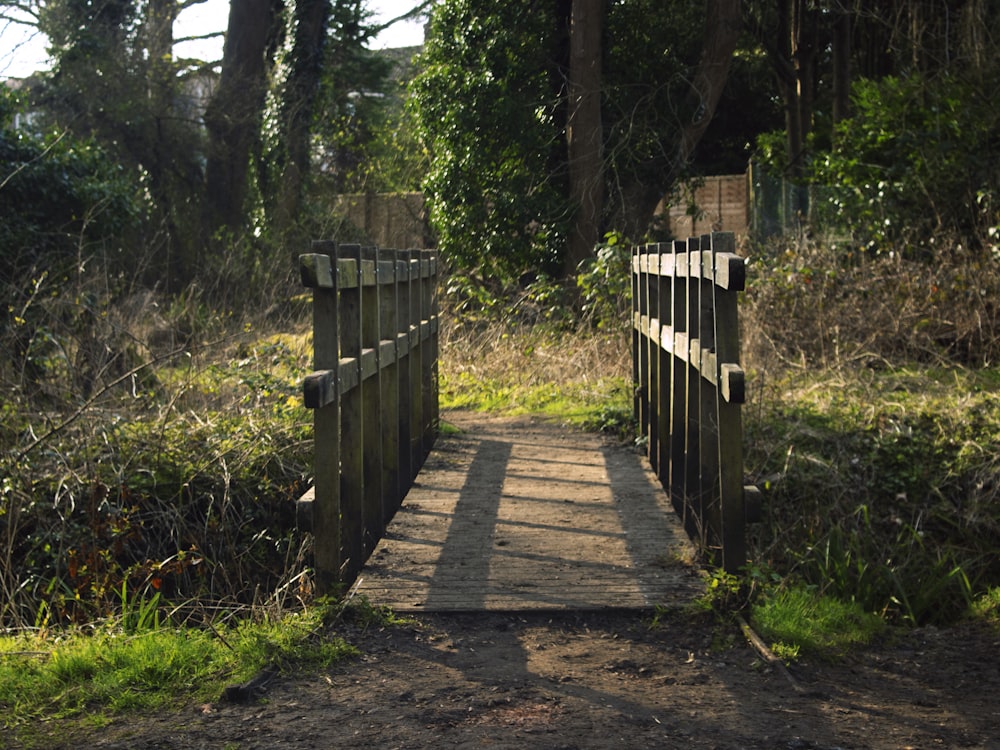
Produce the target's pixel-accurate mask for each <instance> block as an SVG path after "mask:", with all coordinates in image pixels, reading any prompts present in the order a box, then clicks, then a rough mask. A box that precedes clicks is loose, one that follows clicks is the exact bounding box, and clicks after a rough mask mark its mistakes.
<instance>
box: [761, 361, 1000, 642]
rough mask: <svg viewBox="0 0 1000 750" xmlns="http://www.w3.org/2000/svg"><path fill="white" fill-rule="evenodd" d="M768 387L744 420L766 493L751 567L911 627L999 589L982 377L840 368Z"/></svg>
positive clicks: (987, 384)
mask: <svg viewBox="0 0 1000 750" xmlns="http://www.w3.org/2000/svg"><path fill="white" fill-rule="evenodd" d="M772 388H773V389H775V394H774V401H773V402H772V401H770V400H768V401H767V402H766V403H765V401H764V400H763V398H762V399H761V403H760V404H759V406H758V408H759V409H760V410H761V411H760V412H759V414H758V415H757V416H755V417H754V418H753V419H751V420H748V425H747V438H748V446H749V451H748V456H747V462H748V468H749V469H750V470H751V472H752V474H753V475H754V476H755V477H758V480H757V482H758V484H760V485H763V486H764V487H765V488H766V490H767V492H766V497H767V521H766V523H765V525H764V526H763V527H762V528H759V529H758V530H757V532H756V533H755V539H754V540H753V541H754V546H755V553H754V557H755V559H758V560H760V561H762V562H765V563H766V564H768V565H770V566H772V567H773V568H775V569H776V570H781V571H784V572H787V573H791V572H795V574H796V575H797V576H799V577H801V579H802V580H804V581H805V582H807V583H809V584H811V585H814V586H816V587H818V588H819V591H820V592H821V593H822V594H824V595H826V596H833V597H835V598H839V599H841V600H843V601H847V602H857V603H858V604H859V605H860V606H861V607H862V608H863V609H864V610H865V611H869V612H877V613H879V614H882V615H886V616H888V617H890V618H893V619H898V620H902V621H906V622H909V623H913V624H924V623H927V622H932V623H942V622H947V621H950V620H954V619H955V618H956V617H957V616H959V615H960V614H961V613H962V612H964V611H965V610H966V609H967V607H968V606H969V604H970V603H971V602H972V600H973V599H974V598H975V597H976V596H977V595H979V594H980V593H981V592H983V591H984V590H986V589H987V588H988V587H990V586H996V585H997V581H998V580H1000V568H998V567H997V561H996V558H995V555H994V554H993V550H994V547H995V543H996V534H997V529H998V528H1000V516H998V514H997V510H998V507H997V504H996V498H995V487H996V486H997V480H998V476H997V470H998V466H997V462H996V460H995V458H994V456H995V453H996V450H997V447H998V446H997V441H998V439H1000V438H998V436H1000V402H998V400H997V399H996V398H995V395H994V388H993V381H992V379H991V376H989V375H988V374H984V375H978V374H976V373H974V372H970V371H964V370H957V369H948V370H942V371H939V372H929V371H886V372H884V373H875V374H873V373H872V372H871V371H865V370H848V369H842V370H838V371H836V372H833V371H830V370H826V371H820V372H817V373H816V374H815V375H811V376H810V375H807V374H806V373H802V372H799V373H795V375H794V377H789V378H788V379H787V380H785V381H783V382H781V383H774V384H773V385H772ZM751 413H752V410H751ZM970 415H976V416H975V417H973V418H970Z"/></svg>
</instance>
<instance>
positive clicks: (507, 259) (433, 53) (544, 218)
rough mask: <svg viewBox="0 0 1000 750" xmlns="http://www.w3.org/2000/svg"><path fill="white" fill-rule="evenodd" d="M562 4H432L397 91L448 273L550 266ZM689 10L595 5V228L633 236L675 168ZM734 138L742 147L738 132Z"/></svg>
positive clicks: (694, 16)
mask: <svg viewBox="0 0 1000 750" xmlns="http://www.w3.org/2000/svg"><path fill="white" fill-rule="evenodd" d="M568 8H569V4H568V3H565V4H561V5H560V4H557V5H556V6H552V5H546V4H538V3H531V2H526V1H525V2H518V3H513V4H511V3H508V4H503V5H497V4H495V3H492V4H491V3H485V2H482V0H447V2H442V3H439V4H437V5H436V6H435V12H434V15H433V20H432V26H431V31H430V35H429V37H428V41H427V45H426V48H425V51H424V53H423V54H422V55H421V56H420V58H419V64H420V66H421V68H422V72H421V73H420V74H419V75H418V77H417V78H416V80H415V81H414V83H413V86H412V88H411V97H412V104H413V106H414V108H415V111H416V113H417V119H418V127H419V135H420V137H421V139H422V142H423V144H424V146H425V148H426V149H427V150H428V152H429V155H430V159H431V168H430V171H429V173H428V175H427V178H426V180H425V182H424V189H425V192H426V193H427V196H428V199H429V205H430V212H431V221H432V223H433V226H434V228H435V229H436V231H437V234H438V238H439V242H440V247H441V249H442V252H443V253H444V255H445V257H446V258H448V259H449V261H450V262H451V263H452V265H453V266H454V267H455V268H456V270H458V271H461V272H463V273H470V274H472V275H475V276H479V277H483V278H490V277H492V276H500V277H501V279H503V280H511V279H514V278H516V277H517V276H519V275H520V274H522V273H524V272H525V271H527V270H528V269H531V270H534V271H536V272H537V271H541V272H543V273H546V274H549V275H558V274H560V273H562V271H563V269H562V259H563V257H564V254H565V247H564V245H565V241H566V234H567V231H568V230H567V227H568V226H569V223H570V221H571V219H572V216H571V213H572V207H571V203H570V199H569V194H570V192H569V177H568V174H569V169H568V164H567V158H568V151H567V144H566V139H567V123H566V118H567V109H568V103H567V101H566V96H567V88H566V76H567V69H568V65H569V58H568V51H569V34H570V31H569V28H570V21H569V16H568V15H567V13H568ZM703 15H704V8H703V7H702V6H701V5H700V4H698V3H693V4H692V3H679V2H675V3H668V4H666V5H664V4H663V3H657V2H652V0H641V1H640V2H629V3H611V4H609V5H608V9H607V17H606V19H605V33H604V36H603V38H604V39H605V40H606V48H605V50H604V61H603V63H602V66H603V67H602V75H603V79H604V80H603V83H602V92H601V94H602V118H603V131H604V143H603V144H602V148H603V153H604V164H603V170H604V175H603V177H602V179H604V180H605V182H606V189H605V190H604V194H605V195H606V196H607V201H606V203H607V205H606V206H604V207H603V208H602V212H603V215H602V217H601V222H602V226H603V228H602V230H601V231H602V232H604V231H619V232H626V233H627V232H629V228H631V227H637V228H636V229H635V233H637V234H639V235H641V234H644V233H645V232H646V231H647V226H648V224H649V223H650V220H651V218H652V213H653V210H654V208H655V206H656V204H657V202H658V201H659V200H660V199H661V198H662V197H663V195H664V194H666V193H667V192H668V190H669V188H670V184H669V181H670V180H672V179H673V176H674V175H676V173H677V166H678V165H677V151H678V143H679V138H680V132H681V130H682V129H683V128H684V127H685V126H686V124H688V123H690V122H691V120H692V118H693V117H694V115H695V113H696V110H697V107H698V104H697V103H696V102H692V101H690V97H689V96H688V94H689V93H690V88H691V71H692V70H693V68H694V66H695V65H696V64H697V62H698V57H699V51H700V49H701V45H702V43H703V39H702V33H703V31H704V24H703V23H702V20H703ZM730 122H731V124H734V125H735V124H736V123H735V122H734V121H730ZM747 122H748V120H747V118H743V119H741V120H740V121H739V123H738V125H739V126H740V127H743V126H746V125H747ZM726 134H727V133H726V129H725V128H723V127H720V128H718V129H717V135H716V141H715V142H716V143H717V144H718V143H722V142H729V143H732V142H734V141H727V140H726ZM736 141H738V142H739V143H740V145H739V146H738V148H739V149H740V151H743V149H744V144H745V142H746V136H745V135H744V136H743V137H742V138H737V139H736ZM571 270H575V269H571Z"/></svg>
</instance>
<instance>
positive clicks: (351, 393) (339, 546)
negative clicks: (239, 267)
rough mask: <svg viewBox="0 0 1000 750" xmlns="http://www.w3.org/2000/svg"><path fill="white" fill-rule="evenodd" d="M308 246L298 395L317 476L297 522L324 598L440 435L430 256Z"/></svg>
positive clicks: (364, 548) (353, 573) (376, 532)
mask: <svg viewBox="0 0 1000 750" xmlns="http://www.w3.org/2000/svg"><path fill="white" fill-rule="evenodd" d="M313 250H314V252H312V253H309V254H305V255H303V256H301V257H300V260H299V267H300V272H301V276H302V281H303V283H304V284H305V285H307V286H309V287H310V288H312V289H313V298H314V321H313V326H314V341H315V342H316V352H315V371H314V372H312V373H310V374H309V375H308V376H307V377H306V378H305V381H304V383H303V397H304V400H305V403H306V406H308V407H309V408H312V409H314V422H315V429H316V436H315V441H316V457H315V472H316V479H315V484H314V487H313V488H312V489H311V490H310V491H309V492H307V493H306V494H305V495H303V497H302V498H301V499H300V501H299V503H298V505H297V517H298V519H299V520H300V522H301V525H302V526H303V527H308V528H309V529H310V530H311V531H312V532H313V534H314V536H315V539H316V541H315V550H316V557H315V563H316V582H317V587H318V590H319V591H320V592H321V593H331V592H333V591H335V590H337V587H338V585H343V584H349V583H351V582H352V581H354V580H355V579H356V577H357V575H358V572H359V571H360V570H361V566H362V565H363V564H364V561H365V559H366V558H367V556H368V555H369V554H370V553H371V551H372V550H373V549H374V548H375V545H376V544H377V542H378V540H379V538H381V536H382V534H383V532H384V529H385V526H386V523H387V522H388V520H389V519H390V518H391V517H392V515H393V513H395V511H396V509H397V508H398V507H399V503H400V502H401V500H402V498H403V496H404V495H405V494H406V492H407V491H408V489H409V487H410V485H411V483H412V480H413V478H414V476H415V474H416V469H417V468H419V464H418V463H417V458H418V456H419V460H420V461H422V460H423V458H424V455H426V451H429V450H430V446H431V445H432V444H433V440H434V437H435V436H436V430H437V421H436V420H437V416H436V415H437V361H436V360H437V310H436V301H435V290H436V280H437V263H436V256H435V255H434V253H432V252H430V251H412V252H407V253H398V254H397V252H396V251H389V250H376V249H374V248H361V247H360V246H358V245H342V246H340V247H339V248H338V247H337V245H336V244H335V243H332V242H323V243H315V244H314V247H313ZM403 290H405V291H403ZM424 299H426V303H424V302H422V300H424ZM415 352H418V353H415ZM414 390H416V392H417V393H416V394H414V393H413V391H414ZM414 404H415V405H414ZM432 418H433V419H432Z"/></svg>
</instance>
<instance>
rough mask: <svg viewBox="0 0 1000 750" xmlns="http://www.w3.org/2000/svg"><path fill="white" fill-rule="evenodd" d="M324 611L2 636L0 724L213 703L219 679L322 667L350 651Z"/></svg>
mask: <svg viewBox="0 0 1000 750" xmlns="http://www.w3.org/2000/svg"><path fill="white" fill-rule="evenodd" d="M331 611H332V610H331V608H330V607H328V606H326V605H317V606H315V607H312V608H310V609H308V610H305V611H301V612H294V613H284V614H282V615H280V616H278V617H263V618H259V619H253V618H251V619H245V620H243V621H241V622H240V623H239V624H236V625H233V626H231V627H226V626H223V625H218V626H211V627H203V628H198V627H185V628H167V627H159V628H152V627H151V628H150V629H148V630H144V631H142V632H137V633H132V634H127V633H126V632H125V631H123V630H122V629H121V628H120V627H117V626H115V627H105V628H102V629H98V630H96V631H91V632H85V631H82V630H80V631H59V632H57V631H49V632H35V633H25V634H20V635H13V636H4V637H0V716H2V718H0V721H2V722H3V725H4V726H6V727H8V728H19V727H24V726H25V725H27V724H28V723H29V722H32V721H35V720H38V719H41V718H49V719H51V718H62V719H73V718H80V717H81V716H82V715H83V714H84V713H86V714H87V715H88V717H89V718H88V722H90V723H93V722H94V721H98V720H99V718H100V717H102V716H103V717H105V718H109V717H110V716H113V715H115V714H118V713H121V712H126V711H134V710H139V709H142V710H145V711H148V710H154V709H160V708H169V707H175V706H177V705H181V704H184V703H191V702H213V701H216V700H219V698H220V695H221V694H222V691H223V688H224V686H225V685H227V684H233V683H241V682H245V681H247V680H248V679H250V678H251V677H253V676H254V675H256V674H257V673H259V672H260V671H261V670H264V669H270V670H275V671H278V672H282V671H283V672H294V671H296V670H299V669H306V668H308V669H321V668H325V667H328V666H330V665H331V664H334V663H336V662H338V661H341V660H343V659H346V658H349V657H351V656H352V655H354V654H356V650H355V649H354V648H353V647H352V646H350V645H349V644H347V643H346V642H345V641H344V640H343V639H342V638H340V637H337V636H336V635H334V634H333V633H332V632H331V631H330V629H329V627H328V626H327V625H326V623H327V622H328V621H329V619H330V613H331ZM336 611H339V610H336ZM363 614H364V613H363ZM364 616H370V613H369V614H364ZM95 717H98V718H96V719H95Z"/></svg>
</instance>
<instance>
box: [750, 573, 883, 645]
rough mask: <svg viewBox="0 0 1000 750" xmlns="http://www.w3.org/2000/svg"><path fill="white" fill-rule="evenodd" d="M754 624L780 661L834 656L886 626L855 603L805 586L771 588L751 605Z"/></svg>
mask: <svg viewBox="0 0 1000 750" xmlns="http://www.w3.org/2000/svg"><path fill="white" fill-rule="evenodd" d="M753 623H754V625H755V627H756V628H757V630H758V631H759V632H760V634H761V636H762V637H763V638H765V639H766V640H768V641H770V642H771V649H772V650H773V651H774V653H775V655H776V656H778V657H779V658H780V659H782V660H783V661H795V660H796V659H798V658H799V657H800V656H805V655H809V656H813V657H819V658H836V657H838V656H841V655H842V654H843V653H845V652H846V651H848V650H850V649H851V648H853V647H856V646H859V645H865V644H867V643H869V642H870V641H871V640H872V639H873V638H874V637H875V636H877V635H878V634H879V633H880V632H881V631H882V629H883V628H884V627H885V624H884V622H883V620H882V619H881V618H880V617H878V616H877V615H874V614H871V613H869V612H867V611H865V609H864V608H863V607H862V606H861V605H860V604H858V603H857V602H843V601H841V600H840V599H837V598H836V597H833V596H822V595H820V594H819V593H818V591H817V590H816V589H814V588H809V587H805V586H794V587H791V588H785V587H777V588H772V589H770V590H769V591H768V592H767V593H766V594H765V595H764V596H763V597H762V598H761V600H760V602H759V603H758V604H757V605H755V606H754V608H753Z"/></svg>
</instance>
